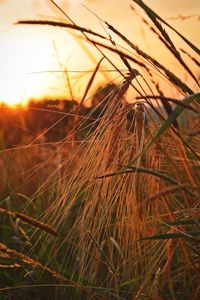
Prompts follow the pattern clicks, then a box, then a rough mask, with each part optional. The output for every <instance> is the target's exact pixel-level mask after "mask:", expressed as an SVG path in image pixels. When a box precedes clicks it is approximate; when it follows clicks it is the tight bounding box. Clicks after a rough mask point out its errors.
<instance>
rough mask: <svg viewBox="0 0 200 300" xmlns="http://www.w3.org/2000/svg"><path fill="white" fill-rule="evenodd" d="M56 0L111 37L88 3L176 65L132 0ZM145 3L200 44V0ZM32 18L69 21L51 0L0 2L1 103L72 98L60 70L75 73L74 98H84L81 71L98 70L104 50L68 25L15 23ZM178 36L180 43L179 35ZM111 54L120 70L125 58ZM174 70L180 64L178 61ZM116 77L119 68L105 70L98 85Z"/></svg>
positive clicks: (147, 48) (83, 22) (72, 78)
mask: <svg viewBox="0 0 200 300" xmlns="http://www.w3.org/2000/svg"><path fill="white" fill-rule="evenodd" d="M55 2H56V3H57V4H58V5H59V6H60V7H62V9H63V10H64V11H65V12H66V13H67V14H68V15H69V16H70V18H71V19H73V21H74V22H75V23H77V24H78V25H81V26H84V27H86V28H91V29H92V30H94V31H97V32H99V33H101V34H104V35H106V34H107V29H106V28H105V27H102V24H100V22H99V20H98V19H97V17H96V16H95V15H94V14H92V13H91V12H90V11H89V10H87V9H86V8H85V7H84V6H83V5H85V6H87V7H88V8H89V9H90V10H91V11H93V12H94V13H95V14H97V15H98V16H99V17H101V18H102V19H103V20H106V21H108V22H109V23H110V24H112V25H113V26H114V27H116V28H117V29H118V30H119V31H121V32H122V33H124V34H125V35H126V36H127V37H128V38H129V39H130V40H132V41H133V42H134V43H135V44H137V45H139V47H140V48H141V49H143V50H145V51H146V52H148V53H150V54H151V55H152V56H154V57H157V58H158V57H159V58H160V60H162V61H163V60H164V63H166V64H170V63H173V61H172V60H171V58H170V57H167V58H166V52H165V51H164V50H163V49H162V48H161V47H160V44H158V45H157V44H156V43H158V42H157V41H156V40H155V39H153V37H152V36H151V35H150V34H149V31H148V29H147V27H145V25H144V24H142V22H141V20H140V17H139V16H138V14H136V13H135V12H134V11H133V10H131V9H130V4H131V5H134V7H135V8H136V10H137V13H139V14H140V15H142V14H143V13H142V11H141V10H140V9H139V7H137V5H136V4H134V2H133V1H131V0H82V1H79V0H55ZM144 2H145V3H146V4H148V5H149V6H151V7H152V8H153V9H154V10H155V11H156V12H157V13H158V14H160V15H161V16H162V17H163V18H164V19H166V20H167V21H168V22H169V23H170V24H171V25H172V26H174V27H176V28H177V29H178V30H179V31H180V32H181V33H182V34H184V35H185V36H186V37H187V38H188V39H189V40H191V41H192V42H193V43H194V44H196V45H197V46H199V45H200V34H199V31H200V20H199V15H200V1H199V0H168V1H163V0H146V1H144ZM82 4H83V5H82ZM178 15H183V16H191V18H188V19H186V20H180V19H177V20H175V19H173V17H176V16H178ZM27 19H34V20H38V19H48V20H54V21H55V20H59V21H63V22H64V21H66V19H65V17H64V16H63V15H62V14H61V13H60V12H59V11H58V10H57V9H56V8H55V6H54V5H53V4H52V3H51V2H50V1H49V0H0V20H1V21H0V22H1V27H0V46H1V47H0V67H1V68H0V101H5V102H6V103H10V104H14V103H15V102H19V101H22V102H23V101H27V99H29V98H40V97H52V98H53V97H54V98H55V97H66V98H67V97H69V85H68V84H67V79H66V75H65V74H63V73H62V72H59V71H63V70H68V71H70V73H69V74H70V83H71V86H72V90H73V92H74V97H78V96H80V95H81V93H82V92H83V90H84V86H85V84H86V83H87V81H88V80H89V76H90V75H89V74H90V73H81V72H80V71H85V70H93V69H94V68H95V65H96V64H97V62H98V61H99V59H100V57H101V56H100V55H99V53H97V51H94V49H93V47H92V46H89V45H88V44H86V43H84V42H83V41H82V40H81V39H80V38H78V36H80V33H78V32H76V33H75V32H74V31H72V30H69V29H68V30H64V29H60V28H58V27H49V26H42V27H41V26H33V25H32V26H30V25H14V23H16V22H17V21H18V20H27ZM173 36H174V35H173ZM175 39H176V42H177V43H180V40H179V39H178V38H176V37H175ZM117 41H118V40H117ZM180 45H182V44H180ZM86 49H87V50H86ZM89 53H90V54H89ZM112 58H113V60H114V61H115V63H116V64H119V68H121V67H122V64H121V62H120V60H119V59H118V58H117V57H114V56H113V57H112ZM108 68H111V66H109V67H108ZM175 69H176V65H174V70H175ZM52 71H53V72H52ZM57 71H58V72H57ZM76 71H79V72H76ZM175 71H177V70H175ZM116 76H117V74H115V73H114V72H113V73H108V74H107V75H106V73H101V74H100V75H99V77H98V82H97V85H98V84H100V83H101V82H103V81H105V80H109V79H111V78H114V77H116Z"/></svg>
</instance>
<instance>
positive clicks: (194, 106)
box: [0, 0, 200, 300]
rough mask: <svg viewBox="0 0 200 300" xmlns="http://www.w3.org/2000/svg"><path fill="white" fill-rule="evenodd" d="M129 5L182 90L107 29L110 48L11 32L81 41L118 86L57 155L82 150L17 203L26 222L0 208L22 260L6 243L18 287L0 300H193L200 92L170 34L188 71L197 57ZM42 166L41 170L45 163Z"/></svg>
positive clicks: (199, 228)
mask: <svg viewBox="0 0 200 300" xmlns="http://www.w3.org/2000/svg"><path fill="white" fill-rule="evenodd" d="M51 2H52V3H54V1H51ZM134 2H135V3H137V4H138V5H139V6H140V7H142V8H143V9H144V11H145V12H146V14H147V16H148V17H149V18H150V21H149V22H151V25H150V26H151V27H152V28H153V31H154V32H155V33H156V34H157V36H158V37H159V39H160V41H161V44H162V45H163V46H164V47H167V49H168V51H169V52H170V53H171V54H172V55H173V56H174V57H175V59H176V60H177V62H178V63H179V64H180V67H181V68H183V69H184V70H185V72H187V74H188V76H189V78H190V80H188V82H184V81H183V80H182V79H181V76H180V78H179V76H177V75H176V74H174V72H173V71H172V70H171V69H170V66H169V68H166V67H165V66H164V65H163V64H162V63H161V62H159V61H158V60H157V58H154V57H152V56H150V55H149V54H148V53H145V52H144V51H143V50H142V49H139V48H138V47H137V45H135V44H134V42H132V41H130V40H129V39H127V38H126V36H125V35H124V34H122V33H120V32H119V31H118V30H117V29H116V28H114V27H113V26H112V25H111V24H109V23H108V22H105V24H104V25H105V26H107V27H108V29H109V30H110V31H109V32H110V36H102V35H100V34H98V33H96V32H94V31H91V30H89V29H86V28H82V27H80V26H78V25H77V24H74V23H73V22H71V24H68V23H60V22H59V23H58V22H51V21H44V20H43V21H40V20H26V21H19V22H18V23H20V24H36V25H45V26H46V25H51V26H60V27H68V28H69V27H70V28H71V29H72V30H78V31H79V32H80V33H82V34H83V35H84V38H86V39H87V41H88V42H89V43H92V45H93V46H94V47H95V48H96V49H97V50H98V51H99V52H100V53H101V54H102V59H103V58H104V60H107V61H108V62H109V63H111V65H112V66H113V67H114V68H115V69H116V70H117V71H118V72H119V75H120V76H121V77H122V80H121V83H120V84H119V85H118V86H114V85H113V89H112V90H111V92H109V93H108V95H107V96H106V97H105V98H104V99H103V100H102V102H101V103H100V104H99V106H101V107H103V109H102V110H101V113H100V115H99V117H98V119H96V120H94V122H93V123H92V124H90V126H88V123H87V120H85V119H81V120H79V119H77V118H75V123H74V126H73V128H72V130H71V132H70V133H69V134H68V135H67V136H66V139H65V141H62V143H61V145H60V146H59V147H58V148H57V149H56V151H60V149H64V147H66V143H67V142H69V141H73V137H74V136H76V134H77V133H78V132H79V131H80V130H82V128H83V127H85V128H86V129H87V133H86V135H85V138H84V139H83V140H82V141H81V143H79V145H77V146H76V145H73V151H72V152H71V153H68V155H66V156H64V158H63V159H62V160H61V161H59V162H58V164H57V165H56V166H55V167H54V168H53V170H52V171H51V174H49V176H48V177H47V179H46V180H45V181H44V183H43V184H42V183H40V186H39V188H38V189H37V190H35V191H34V194H33V196H32V197H31V198H29V199H28V201H26V208H25V211H23V212H20V211H18V212H17V208H16V209H15V210H10V208H9V209H8V207H7V208H5V202H4V203H2V206H3V205H4V209H3V208H2V209H1V211H0V212H1V214H2V215H3V218H4V224H8V223H9V221H10V223H11V225H10V226H11V228H10V229H9V232H11V231H12V230H16V226H19V228H20V233H19V235H20V236H21V239H22V240H25V242H26V246H25V245H24V243H23V247H22V249H20V250H14V249H11V248H12V247H15V244H14V243H13V242H11V241H9V240H8V239H7V241H8V245H3V244H2V245H1V247H0V257H1V260H2V264H1V267H2V269H6V274H7V275H6V276H7V280H8V278H9V274H10V273H9V271H10V269H11V274H12V275H13V274H15V272H13V269H15V268H17V269H21V272H22V274H25V278H23V276H22V275H21V277H20V278H23V279H21V282H19V281H17V280H16V281H14V282H12V281H9V280H8V281H9V282H10V283H9V284H7V283H6V281H4V284H5V286H6V287H2V288H0V293H2V295H5V294H6V293H8V291H9V292H10V293H12V289H13V288H16V290H17V289H18V288H20V286H21V289H22V296H23V297H26V296H27V295H29V296H30V297H31V295H35V294H34V293H35V289H37V288H38V286H40V288H41V287H42V286H43V289H44V290H45V289H46V287H47V285H48V284H49V286H51V287H52V288H53V289H54V294H51V296H49V294H46V296H45V294H44V293H42V292H41V290H40V291H39V292H37V293H36V294H37V296H38V295H39V296H38V297H39V299H45V297H51V298H52V299H66V297H69V298H71V299H154V300H155V299H199V296H200V290H199V288H198V287H199V286H200V285H199V280H200V275H199V274H200V273H199V242H200V240H199V235H200V212H199V196H200V194H199V191H200V180H199V179H200V174H199V166H200V165H199V156H200V153H199V145H200V141H199V122H198V120H199V113H200V106H199V102H200V93H197V92H196V90H197V89H198V87H199V82H198V78H197V77H198V76H196V75H195V74H194V72H193V71H192V69H191V67H189V65H188V64H187V63H186V62H185V60H184V58H183V57H182V56H181V55H182V54H181V51H180V50H179V49H178V48H177V47H176V45H175V44H174V42H173V41H172V39H171V37H170V35H169V34H168V32H167V27H170V28H171V29H172V30H174V31H175V32H176V34H178V35H179V37H181V38H182V39H183V41H184V42H185V43H186V44H187V47H188V46H189V47H190V50H191V53H192V54H191V55H193V56H195V61H198V57H197V55H199V49H198V48H197V47H196V46H195V45H193V44H192V43H191V42H189V41H188V40H187V39H186V38H185V37H184V36H183V35H181V34H180V33H178V32H177V30H175V29H174V28H172V27H171V26H170V25H169V24H167V23H166V22H165V21H164V20H163V19H162V18H161V17H160V16H159V15H157V14H156V13H155V12H154V11H153V10H152V9H150V8H149V7H148V6H147V5H146V4H145V3H144V2H143V1H141V0H134ZM54 4H55V3H54ZM55 5H56V4H55ZM56 7H57V8H58V9H59V10H61V8H60V7H58V6H57V5H56ZM63 13H64V14H65V17H67V15H66V13H65V12H63ZM112 34H115V35H117V37H118V38H119V39H121V40H122V41H123V42H125V43H126V45H127V48H126V47H120V45H118V44H117V43H116V42H115V41H114V35H113V36H112V38H110V37H111V35H112ZM94 38H95V40H94ZM110 43H111V45H110ZM110 52H111V53H115V55H118V56H119V58H120V59H121V61H122V63H123V64H124V66H125V67H126V68H127V72H126V73H123V72H121V70H120V69H119V68H118V66H117V65H116V64H115V63H113V62H112V60H111V59H110V57H109V53H110ZM182 52H183V51H182ZM183 53H184V52H183ZM196 57H197V58H196ZM100 64H101V61H100V62H99V64H98V65H97V67H96V69H95V71H94V73H93V74H92V76H91V78H90V81H89V83H88V85H87V87H86V89H85V94H84V95H83V98H82V100H83V101H84V100H85V99H86V97H87V93H88V91H89V89H90V88H91V86H92V84H93V82H94V80H95V75H96V72H98V70H99V66H100ZM132 65H133V66H134V68H133V67H132ZM156 73H157V74H160V76H161V77H162V78H165V80H166V81H167V82H168V86H170V88H171V89H172V90H173V92H174V93H176V94H177V98H176V99H174V98H173V97H169V96H168V93H166V92H165V90H161V88H160V86H159V83H158V82H157V77H156V75H155V74H156ZM190 83H191V84H190ZM193 87H195V88H193ZM129 88H133V89H134V91H135V97H134V99H133V101H132V103H131V104H130V103H128V102H127V91H128V89H129ZM76 112H77V111H76ZM78 113H79V111H78ZM92 113H93V112H90V114H89V115H88V118H90V117H91V115H92ZM130 116H131V117H130ZM185 122H186V123H187V124H186V125H185ZM63 154H64V155H65V152H64V153H63ZM54 155H55V153H54ZM49 157H50V160H49V159H47V160H46V162H44V164H42V165H41V169H42V168H45V166H46V165H48V163H49V161H51V155H50V156H49ZM77 157H78V159H77ZM52 187H53V189H52ZM44 195H48V197H49V199H48V201H46V205H45V210H40V211H37V207H36V213H35V216H33V213H31V212H30V210H31V209H30V207H31V205H32V206H34V205H35V204H34V203H35V201H36V199H38V198H39V200H40V199H43V198H42V196H44ZM31 203H32V204H31ZM25 213H29V214H30V213H31V215H32V216H30V215H26V214H25ZM39 214H41V215H40V216H39ZM17 222H18V223H19V225H18V223H17ZM16 224H17V225H16ZM5 226H7V225H5ZM4 239H5V240H6V236H4ZM27 242H28V243H29V246H28V248H27ZM2 243H3V241H2ZM18 248H19V246H18ZM8 269H9V270H8ZM3 272H4V273H2V274H4V276H5V271H3ZM23 272H24V273H23ZM46 273H48V276H45V274H46ZM30 274H31V275H30ZM38 274H39V275H38ZM52 278H54V279H52ZM30 282H31V283H30ZM15 285H16V286H15ZM7 286H9V287H7ZM45 291H46V290H45ZM32 293H33V294H32ZM41 295H42V296H41Z"/></svg>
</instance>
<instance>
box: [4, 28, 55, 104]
mask: <svg viewBox="0 0 200 300" xmlns="http://www.w3.org/2000/svg"><path fill="white" fill-rule="evenodd" d="M38 31H39V32H38ZM49 40H50V39H49V37H48V36H47V37H46V35H45V34H44V33H42V30H41V29H39V28H34V30H32V29H31V28H30V27H27V28H24V27H22V28H20V27H17V28H13V29H11V30H9V31H8V32H6V33H4V34H2V33H1V34H0V44H1V48H0V103H2V102H3V103H5V104H6V105H10V106H15V105H22V106H24V105H26V104H27V102H28V101H29V99H30V98H41V97H43V96H44V95H45V92H46V90H47V88H48V86H50V85H51V84H52V85H53V82H50V80H49V77H48V76H47V75H46V74H35V73H37V71H40V70H49V69H51V68H52V53H51V50H52V46H50V45H49Z"/></svg>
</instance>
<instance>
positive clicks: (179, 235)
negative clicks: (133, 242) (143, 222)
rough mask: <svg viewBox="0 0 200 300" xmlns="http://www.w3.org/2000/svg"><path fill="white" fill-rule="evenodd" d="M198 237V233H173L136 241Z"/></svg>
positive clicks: (199, 232) (199, 234)
mask: <svg viewBox="0 0 200 300" xmlns="http://www.w3.org/2000/svg"><path fill="white" fill-rule="evenodd" d="M198 236H200V231H185V232H174V233H165V234H158V235H152V236H146V237H143V238H141V239H139V240H138V241H146V240H168V239H176V238H194V237H198Z"/></svg>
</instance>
